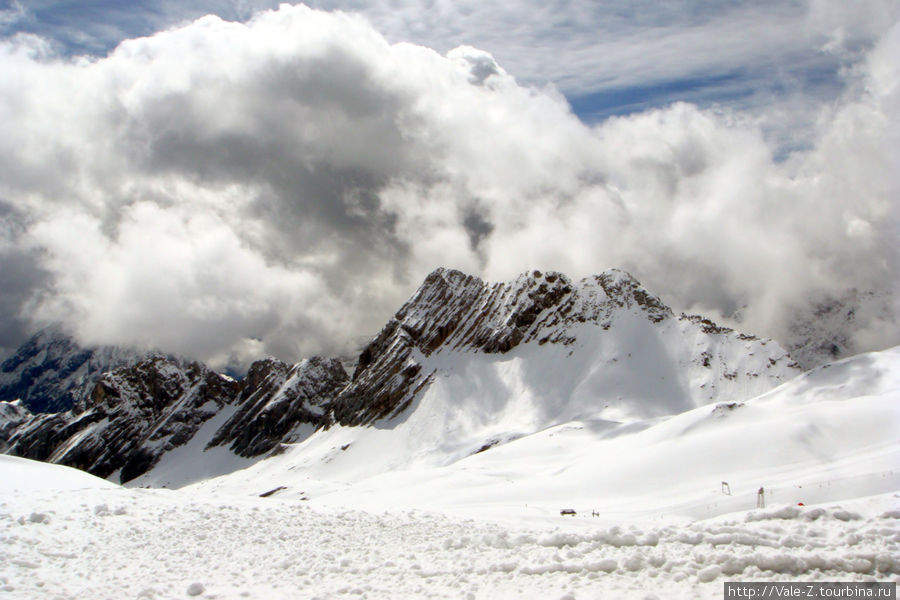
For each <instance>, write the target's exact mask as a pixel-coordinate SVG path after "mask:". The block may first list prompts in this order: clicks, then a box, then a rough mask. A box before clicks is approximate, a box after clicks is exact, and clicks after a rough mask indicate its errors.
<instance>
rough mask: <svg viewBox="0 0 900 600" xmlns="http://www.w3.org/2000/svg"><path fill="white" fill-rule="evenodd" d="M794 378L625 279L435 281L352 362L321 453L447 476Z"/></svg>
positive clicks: (750, 340) (744, 343)
mask: <svg viewBox="0 0 900 600" xmlns="http://www.w3.org/2000/svg"><path fill="white" fill-rule="evenodd" d="M799 373H800V370H799V368H798V366H797V365H796V364H795V363H794V362H793V361H792V360H791V358H790V357H789V356H788V354H787V353H786V352H785V351H784V349H782V348H781V347H780V346H779V345H778V344H777V343H775V342H772V341H768V340H761V339H756V338H754V337H752V336H747V335H743V334H739V333H737V332H734V331H732V330H730V329H726V328H721V327H718V326H716V325H715V324H714V323H712V322H710V321H708V320H706V319H704V318H702V317H697V316H685V315H681V316H676V315H675V314H674V313H673V312H672V310H671V309H670V308H668V307H667V306H666V305H664V304H663V303H662V301H661V300H660V299H659V298H657V297H655V296H654V295H652V294H651V293H650V292H648V291H647V290H646V289H644V288H643V287H641V285H640V284H639V283H638V282H637V281H636V280H635V279H634V278H632V277H631V276H630V275H628V274H627V273H625V272H623V271H619V270H610V271H607V272H605V273H603V274H601V275H598V276H595V277H590V278H586V279H583V280H581V281H577V282H576V281H572V280H570V279H568V278H567V277H566V276H564V275H562V274H559V273H546V274H544V273H539V272H532V273H526V274H523V275H521V276H520V277H518V278H517V279H516V280H515V281H513V282H509V283H494V284H489V283H485V282H483V281H481V280H480V279H477V278H475V277H471V276H467V275H465V274H463V273H460V272H459V271H452V270H444V269H439V270H437V271H435V272H433V273H432V274H431V275H429V276H428V278H427V279H426V280H425V282H424V283H423V284H422V286H421V287H420V288H419V290H418V291H417V292H416V293H415V294H414V295H413V296H412V297H411V298H410V299H409V300H408V301H407V302H406V303H405V304H404V305H403V307H402V308H401V309H400V310H399V311H398V312H397V314H396V315H395V317H394V318H393V319H392V320H391V321H390V322H389V323H388V324H387V325H386V326H385V327H384V329H383V330H382V331H381V332H380V333H379V334H378V336H376V338H375V339H374V340H373V341H372V342H371V343H370V344H369V345H368V346H367V347H366V348H365V349H364V350H363V352H362V354H361V355H360V358H359V362H358V365H357V367H356V371H355V373H354V376H353V380H352V381H351V382H350V384H349V385H348V386H347V387H346V389H344V390H343V391H342V392H341V393H340V394H339V395H338V397H337V399H336V400H335V402H334V405H333V413H334V418H335V421H336V422H337V423H339V424H341V425H343V426H345V427H347V428H353V431H347V432H346V434H345V435H343V437H342V438H341V439H342V441H341V442H340V443H337V442H335V443H326V442H323V444H325V446H323V448H322V452H323V456H324V455H325V454H328V453H329V451H330V450H329V448H330V447H331V446H334V445H337V446H340V447H346V448H347V450H346V451H344V452H342V453H341V458H340V460H342V461H350V462H352V461H355V458H353V456H352V455H354V454H356V453H359V454H360V455H367V454H370V453H374V455H377V456H379V457H380V460H383V461H384V464H383V465H382V466H381V468H384V469H389V468H393V467H396V466H399V465H412V464H449V463H451V462H453V461H455V460H458V459H460V458H463V457H465V456H468V455H470V454H472V453H475V452H477V451H479V450H483V449H486V448H490V447H492V446H495V445H498V444H501V443H503V442H505V441H509V440H513V439H517V438H519V437H522V436H525V435H529V434H532V433H534V432H536V431H540V430H542V429H545V428H547V427H551V426H554V425H557V424H560V423H565V422H569V421H572V420H576V419H588V420H592V421H598V422H599V421H604V422H615V423H621V422H631V421H636V420H644V419H648V418H655V417H662V416H666V415H672V414H677V413H680V412H683V411H686V410H689V409H692V408H694V407H696V406H700V405H703V404H708V403H714V402H718V401H723V400H727V401H741V400H744V399H747V398H751V397H753V396H756V395H758V394H760V393H763V392H765V391H768V390H770V389H772V388H773V387H775V386H776V385H778V384H780V383H782V382H784V381H786V380H788V379H790V378H791V377H793V376H795V375H797V374H799ZM360 425H369V426H372V427H367V428H366V427H364V428H359V427H358V426H360ZM323 439H326V438H323ZM376 448H378V449H379V450H378V451H377V452H376V451H375V449H376ZM385 448H387V450H385ZM332 460H337V459H332ZM375 468H376V467H375V466H374V464H373V463H372V462H371V461H370V462H369V464H368V465H367V467H366V472H371V471H372V470H373V469H375Z"/></svg>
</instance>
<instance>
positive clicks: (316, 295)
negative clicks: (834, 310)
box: [0, 6, 900, 366]
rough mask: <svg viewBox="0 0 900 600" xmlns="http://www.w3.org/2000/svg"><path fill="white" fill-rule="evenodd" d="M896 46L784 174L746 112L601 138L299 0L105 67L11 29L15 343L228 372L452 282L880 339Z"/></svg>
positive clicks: (889, 253)
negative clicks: (814, 322) (571, 288)
mask: <svg viewBox="0 0 900 600" xmlns="http://www.w3.org/2000/svg"><path fill="white" fill-rule="evenodd" d="M826 17H827V15H825V16H823V17H822V18H823V19H825V18H826ZM898 39H900V26H896V25H895V26H894V27H893V28H892V29H890V30H889V31H888V32H887V33H885V34H884V35H883V36H882V38H881V41H880V43H879V44H878V46H877V47H875V48H874V49H870V50H869V51H867V52H865V53H860V55H859V56H860V58H859V59H858V60H856V61H855V62H854V63H853V68H852V69H848V70H847V73H846V76H845V81H846V88H845V90H844V92H843V94H842V96H841V98H840V100H839V101H838V102H836V103H834V104H832V105H830V106H829V107H828V108H827V110H825V111H822V112H820V113H818V114H817V118H816V120H815V128H814V129H815V131H814V133H813V135H812V136H811V138H810V142H809V144H808V148H807V149H804V150H802V151H795V152H794V153H792V154H790V155H789V156H787V157H786V159H785V157H782V156H779V157H778V160H776V158H775V149H774V148H773V147H772V144H771V142H770V141H769V138H768V137H767V135H766V131H765V128H766V127H767V123H766V122H765V121H764V120H761V119H760V118H759V115H758V114H755V113H754V114H745V113H740V112H728V111H724V110H719V111H711V110H704V109H700V108H698V107H696V106H694V105H691V104H684V103H681V104H675V105H672V106H669V107H666V108H661V109H656V110H652V111H648V112H645V113H641V114H636V115H633V116H629V117H619V118H613V119H610V120H607V121H604V122H602V123H601V124H599V125H597V126H594V127H589V126H586V125H584V124H583V123H582V122H581V121H579V120H578V119H577V118H576V117H575V116H574V115H573V114H572V112H571V110H570V108H569V105H568V103H567V102H566V100H565V98H564V97H563V96H562V95H561V94H559V93H558V92H556V91H555V88H553V87H544V88H535V87H531V86H527V85H522V84H520V83H519V82H518V81H517V80H516V79H515V78H514V77H513V76H512V75H511V74H510V73H511V72H513V73H514V72H515V71H508V70H505V69H504V67H503V66H501V64H500V63H498V61H497V60H495V59H494V57H493V56H492V55H491V54H488V53H487V52H485V51H483V50H478V49H475V48H472V47H468V46H462V47H459V48H456V49H454V50H452V51H450V52H448V53H447V54H446V55H441V54H439V53H437V52H435V51H433V50H430V49H427V48H425V47H422V46H418V45H413V44H408V43H396V44H391V43H389V42H388V41H386V40H385V38H384V37H382V35H380V34H379V33H378V32H377V31H376V30H375V29H374V28H373V27H372V26H371V25H370V24H369V23H368V22H367V21H365V20H363V19H362V18H361V17H358V16H352V15H347V14H343V13H325V12H319V11H316V10H312V9H308V8H306V7H302V6H299V7H290V6H282V7H281V8H280V9H279V10H277V11H270V12H264V13H260V14H259V15H257V16H256V17H255V18H253V19H252V20H250V21H249V22H247V23H246V24H244V23H232V22H226V21H222V20H221V19H219V18H216V17H205V18H202V19H200V20H197V21H195V22H193V23H190V24H188V25H185V26H183V27H180V28H176V29H172V30H168V31H165V32H162V33H158V34H155V35H153V36H151V37H146V38H139V39H133V40H128V41H126V42H124V43H122V44H121V45H120V46H119V47H117V48H116V50H115V51H114V52H112V53H111V54H110V55H109V56H107V57H105V58H97V59H84V58H75V59H73V58H61V57H59V56H57V55H55V54H54V53H53V51H52V50H51V49H50V48H49V47H48V45H47V44H46V43H45V42H44V41H43V40H41V39H40V38H37V37H35V36H28V35H23V34H19V35H17V36H15V37H13V38H10V39H7V40H5V41H3V42H2V44H0V68H2V69H3V72H4V74H5V76H4V77H3V78H2V79H0V119H2V121H3V122H4V123H6V124H10V125H9V127H7V130H8V131H6V132H5V135H4V136H3V137H2V138H0V199H2V202H3V203H2V204H0V208H2V207H4V206H8V207H9V208H8V209H6V208H2V210H5V211H7V212H6V213H4V214H7V213H8V214H10V215H15V218H14V219H12V217H10V223H15V226H13V225H10V226H9V227H5V228H4V229H2V230H0V236H2V237H3V239H2V240H0V253H2V257H0V258H3V259H8V260H4V263H3V264H4V266H3V273H2V276H0V280H2V281H4V282H10V283H9V284H8V285H11V286H15V288H16V289H17V290H18V291H17V292H16V293H15V294H9V293H4V294H2V295H0V301H2V302H3V306H4V307H12V306H16V307H17V310H16V311H15V314H13V312H12V311H11V310H10V313H9V314H8V315H7V316H6V320H7V321H9V322H10V323H13V322H15V323H19V324H20V325H19V326H21V324H22V323H26V322H27V323H31V324H32V325H33V326H38V325H40V324H42V323H47V322H55V321H60V320H62V321H63V322H65V323H67V324H68V326H69V327H70V328H71V329H72V330H74V331H76V332H77V333H78V334H79V336H81V337H82V338H83V339H84V340H85V341H87V342H104V343H129V344H139V345H147V346H156V347H161V348H164V349H166V350H170V351H175V352H181V353H185V354H189V355H192V356H196V357H198V358H202V359H205V360H209V361H211V362H213V363H214V364H216V365H217V366H224V365H227V364H231V365H232V366H240V365H244V364H246V361H247V360H249V359H251V358H254V357H256V356H258V355H260V354H262V353H273V354H276V355H279V356H282V357H284V358H286V359H296V358H298V357H299V356H302V355H308V354H312V353H315V352H321V353H329V354H331V353H340V352H349V351H350V350H352V349H353V347H354V345H355V344H358V343H359V341H360V340H359V338H360V336H366V335H369V334H373V333H374V332H375V331H377V329H378V328H379V327H380V326H381V325H382V324H383V323H384V321H385V319H386V318H387V317H388V316H389V315H390V314H391V313H392V312H393V310H395V309H396V308H397V307H398V306H399V303H400V302H402V300H403V299H404V298H405V297H406V296H407V295H408V294H409V293H411V291H412V290H413V289H414V288H415V286H416V285H417V284H418V283H419V281H420V280H421V279H422V278H423V277H424V276H425V275H426V274H427V273H428V272H429V271H430V270H431V269H433V268H434V267H436V266H439V265H445V266H450V267H457V268H461V269H464V270H466V271H469V272H473V273H476V274H480V275H483V276H486V277H489V278H494V279H503V278H507V277H511V276H513V275H514V274H516V273H517V272H519V271H522V270H526V269H531V268H541V269H558V270H562V271H565V272H568V273H569V274H571V275H573V276H581V275H587V274H590V273H595V272H598V271H600V270H603V269H605V268H608V267H611V266H621V267H624V268H627V269H629V270H631V271H632V272H633V273H634V274H635V275H636V276H638V277H639V278H640V279H642V280H643V281H644V282H645V284H647V285H648V286H649V287H650V288H651V289H653V290H654V291H656V292H657V293H659V294H660V295H662V296H663V298H664V299H665V300H666V301H668V302H669V303H671V304H673V305H674V306H675V307H676V308H681V309H686V310H701V311H704V312H707V313H714V314H716V315H718V316H723V317H726V318H730V319H740V320H742V321H743V324H744V326H745V327H746V328H749V329H750V330H752V331H755V332H759V333H763V334H766V335H773V336H776V337H779V338H781V339H783V340H788V341H793V339H792V338H794V337H796V331H797V330H796V327H795V323H796V322H797V318H798V317H797V315H803V314H808V311H809V310H810V307H813V306H817V305H821V304H822V303H823V302H827V301H830V300H833V299H836V298H846V297H850V296H853V294H856V296H854V297H857V298H859V297H861V296H860V295H864V296H865V298H875V300H874V301H870V302H868V303H862V304H860V306H862V305H863V304H865V306H866V307H870V308H860V309H859V310H858V311H857V313H856V316H855V320H854V322H853V324H852V331H851V332H850V333H848V335H851V334H852V336H855V337H853V338H852V339H850V338H848V340H849V341H848V342H847V343H848V344H850V345H852V347H853V349H866V348H874V347H879V346H885V345H888V344H895V343H898V341H900V339H898V326H897V324H896V317H897V312H898V307H897V305H896V301H895V300H894V299H895V298H896V297H897V295H896V291H897V290H896V285H897V284H896V282H897V281H898V280H900V277H898V256H897V236H898V224H897V212H898V211H897V199H898V198H900V193H898V192H900V190H898V175H897V173H896V169H895V168H894V167H892V165H896V164H900V156H898V151H900V140H898V139H897V135H898V122H900V121H898V118H897V117H898V116H900V115H898V104H900V103H898V86H897V80H898V68H897V66H896V64H895V63H896V61H892V59H891V57H892V56H896V51H897V50H898V48H897V46H898V43H900V42H898ZM837 43H838V42H835V44H837ZM782 159H784V160H782ZM4 218H5V217H4ZM13 264H14V265H18V266H16V267H15V268H12V267H9V266H7V265H13ZM848 295H849V296H848ZM0 331H3V330H2V329H0ZM9 335H13V334H12V333H10V334H9ZM0 345H3V344H2V343H0Z"/></svg>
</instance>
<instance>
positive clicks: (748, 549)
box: [0, 488, 900, 600]
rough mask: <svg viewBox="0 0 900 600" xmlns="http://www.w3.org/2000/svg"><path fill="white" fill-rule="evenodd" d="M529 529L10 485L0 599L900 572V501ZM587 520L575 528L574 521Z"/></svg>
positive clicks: (664, 589) (655, 588)
mask: <svg viewBox="0 0 900 600" xmlns="http://www.w3.org/2000/svg"><path fill="white" fill-rule="evenodd" d="M577 519H580V520H581V521H580V522H578V523H576V519H572V520H567V519H565V518H563V517H560V519H559V522H560V524H559V526H557V527H552V528H546V527H545V528H542V529H541V528H538V529H531V530H529V529H524V528H523V529H519V528H516V527H510V526H508V525H498V524H492V523H489V522H484V521H475V520H470V519H464V518H461V517H455V516H449V515H442V514H437V513H427V512H423V511H401V510H393V511H390V510H389V511H385V512H364V511H359V510H347V509H339V508H336V507H328V506H311V505H309V504H308V503H305V502H302V501H299V500H296V499H291V500H287V499H280V498H276V497H272V498H258V497H239V496H236V495H218V496H216V495H213V494H204V493H197V492H190V491H187V490H180V491H179V490H176V491H169V490H143V489H124V488H93V489H60V490H55V491H49V492H48V491H46V490H43V491H25V492H21V491H18V492H10V491H6V492H4V493H0V599H4V598H9V599H19V598H21V599H25V598H28V599H31V598H60V599H70V598H71V599H75V598H78V599H79V600H82V599H95V598H96V599H105V598H141V599H148V600H152V599H162V598H187V597H202V598H220V599H230V598H413V597H415V598H667V599H668V598H685V599H687V598H716V599H719V598H721V597H722V593H723V592H722V590H723V582H724V581H751V580H762V581H766V580H776V581H796V580H799V579H802V580H806V581H876V580H877V581H895V582H900V576H898V575H900V527H898V525H900V520H898V519H900V502H898V499H897V495H896V494H894V495H890V494H889V495H882V496H879V497H874V498H869V499H866V500H858V501H850V502H848V503H843V504H842V505H841V506H838V505H833V504H832V505H828V504H826V505H822V506H820V507H797V506H789V505H783V506H780V507H773V508H769V509H762V510H756V511H751V512H743V513H733V514H731V515H725V516H722V517H718V518H715V519H710V520H705V521H693V522H685V521H684V520H680V521H676V520H670V521H665V520H661V521H659V523H646V522H642V523H641V524H640V525H637V524H631V525H629V524H619V525H615V524H609V523H606V524H598V525H596V526H595V525H593V524H591V525H585V520H584V519H585V517H584V516H583V515H579V516H578V517H577ZM576 525H577V527H576Z"/></svg>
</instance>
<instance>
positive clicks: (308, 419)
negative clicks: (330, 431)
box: [209, 356, 349, 458]
mask: <svg viewBox="0 0 900 600" xmlns="http://www.w3.org/2000/svg"><path fill="white" fill-rule="evenodd" d="M348 379H349V377H348V375H347V372H346V371H344V367H343V366H341V363H340V361H339V360H337V359H335V358H328V359H326V358H321V357H318V356H316V357H313V358H310V359H307V360H303V361H301V362H299V363H297V364H295V365H293V366H289V365H287V364H285V363H283V362H281V361H280V360H277V359H274V358H270V359H266V360H261V361H257V362H256V363H254V364H253V366H252V367H251V368H250V371H249V372H248V374H247V378H246V379H245V380H244V385H243V386H242V389H241V392H240V395H239V397H238V400H237V405H238V406H239V407H240V408H238V410H237V412H235V413H234V415H233V416H232V417H231V418H230V419H229V420H228V421H227V422H226V423H225V424H224V425H223V426H222V427H221V428H220V429H219V430H218V431H217V432H216V435H215V436H214V437H213V439H212V441H210V443H209V446H210V447H212V446H219V445H224V444H227V443H230V444H231V445H230V448H231V450H232V451H233V452H234V453H235V454H237V455H239V456H243V457H248V458H249V457H252V456H258V455H260V454H263V453H265V452H268V451H270V450H272V449H273V448H274V447H275V446H276V445H278V444H279V443H281V442H291V441H294V440H293V438H292V433H293V432H294V431H295V430H296V428H297V427H298V426H301V425H304V424H308V425H311V426H313V427H314V428H319V427H322V426H327V425H329V424H330V423H331V421H330V418H329V415H328V412H327V411H328V405H329V403H330V402H331V401H332V400H333V399H334V397H335V396H336V395H337V393H338V392H339V391H340V390H341V389H342V388H343V387H344V386H345V385H346V384H347V381H348Z"/></svg>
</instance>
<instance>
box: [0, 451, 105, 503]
mask: <svg viewBox="0 0 900 600" xmlns="http://www.w3.org/2000/svg"><path fill="white" fill-rule="evenodd" d="M117 487H118V486H117V485H115V484H113V483H110V482H108V481H106V480H104V479H100V478H99V477H94V476H93V475H89V474H88V473H85V472H84V471H79V470H78V469H73V468H71V467H63V466H60V465H51V464H47V463H42V462H37V461H33V460H28V459H27V458H19V457H17V456H2V455H0V495H3V496H9V495H13V494H21V493H30V492H58V491H69V490H87V489H112V488H117Z"/></svg>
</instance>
